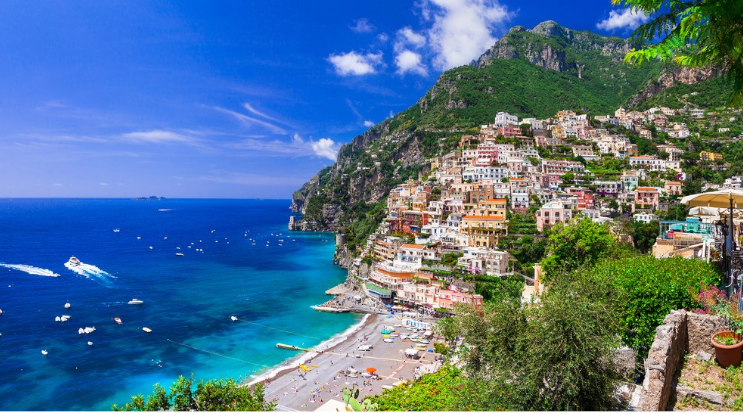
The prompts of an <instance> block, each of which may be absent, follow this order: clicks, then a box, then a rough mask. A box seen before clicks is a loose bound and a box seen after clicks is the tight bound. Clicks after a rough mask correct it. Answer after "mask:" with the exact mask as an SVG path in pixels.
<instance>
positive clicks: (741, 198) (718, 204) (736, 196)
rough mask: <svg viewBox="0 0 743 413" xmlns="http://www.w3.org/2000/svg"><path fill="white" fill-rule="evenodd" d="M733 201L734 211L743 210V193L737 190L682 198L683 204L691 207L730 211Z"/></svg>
mask: <svg viewBox="0 0 743 413" xmlns="http://www.w3.org/2000/svg"><path fill="white" fill-rule="evenodd" d="M731 200H732V201H733V205H732V207H733V209H743V191H739V190H736V189H723V190H721V191H713V192H704V193H701V194H694V195H688V196H685V197H683V198H681V203H682V204H686V205H689V206H700V207H713V208H725V209H729V208H730V201H731Z"/></svg>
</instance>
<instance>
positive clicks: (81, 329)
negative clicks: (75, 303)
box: [77, 327, 85, 334]
mask: <svg viewBox="0 0 743 413" xmlns="http://www.w3.org/2000/svg"><path fill="white" fill-rule="evenodd" d="M77 334H85V330H83V328H82V327H80V328H78V329H77Z"/></svg>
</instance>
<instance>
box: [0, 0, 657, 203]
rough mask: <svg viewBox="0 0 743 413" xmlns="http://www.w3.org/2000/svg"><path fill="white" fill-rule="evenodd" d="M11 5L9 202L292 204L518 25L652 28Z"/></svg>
mask: <svg viewBox="0 0 743 413" xmlns="http://www.w3.org/2000/svg"><path fill="white" fill-rule="evenodd" d="M2 9H3V12H2V13H0V51H2V58H1V59H0V197H134V196H144V195H161V196H166V197H179V198H186V197H195V198H257V197H260V198H289V197H290V196H291V193H292V192H293V191H294V190H296V189H297V188H299V186H300V185H301V184H302V183H303V182H305V181H306V180H307V179H309V178H310V177H312V176H313V175H314V174H315V173H316V172H317V171H318V170H320V169H321V168H323V167H325V166H328V165H331V164H332V163H333V162H334V159H335V154H336V153H337V150H338V148H339V147H340V145H341V144H343V143H346V142H349V141H350V140H351V139H353V137H354V136H356V135H358V134H360V133H363V132H364V131H365V130H366V129H368V127H369V126H370V125H373V124H374V123H377V122H381V121H383V120H384V119H386V118H388V117H389V116H391V115H392V114H394V113H398V112H400V111H402V110H405V109H406V108H408V107H409V106H411V105H412V104H414V103H415V102H416V101H417V100H418V98H420V97H421V96H422V95H423V94H424V93H425V91H426V90H427V89H428V88H430V87H431V86H432V85H433V83H434V82H435V81H436V78H437V77H438V75H439V74H440V73H441V72H442V71H444V70H446V69H449V68H451V67H455V66H459V65H462V64H466V63H468V62H469V61H471V60H472V59H474V58H476V57H477V56H479V55H480V54H481V53H482V52H483V51H485V50H486V49H487V48H488V47H489V46H490V45H492V43H494V42H495V40H497V39H498V38H499V37H500V36H502V35H503V33H505V31H506V30H507V29H508V28H509V27H511V26H514V25H523V26H526V27H528V28H531V27H533V26H535V25H536V24H538V23H539V22H541V21H544V20H555V21H557V22H559V23H560V24H562V25H563V26H566V27H569V28H572V29H576V30H592V31H595V32H598V33H602V34H613V35H618V36H623V37H626V36H627V35H628V34H629V33H630V32H631V29H632V28H633V27H636V26H637V25H638V24H639V23H640V22H641V21H642V20H643V18H644V16H637V15H634V14H630V13H626V12H625V11H623V10H620V9H616V8H612V6H611V3H610V1H609V0H581V1H563V2H555V1H536V0H527V1H494V0H416V1H403V0H375V1H365V2H361V1H318V2H310V1H306V0H305V1H212V2H207V1H199V2H193V1H178V2H176V1H173V2H165V1H113V0H111V1H99V0H95V1H82V0H80V1H29V0H19V1H14V0H9V1H4V2H3V5H2ZM495 111H497V108H494V112H495Z"/></svg>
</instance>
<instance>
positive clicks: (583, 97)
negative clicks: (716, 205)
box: [292, 21, 717, 246]
mask: <svg viewBox="0 0 743 413" xmlns="http://www.w3.org/2000/svg"><path fill="white" fill-rule="evenodd" d="M630 48H631V45H630V44H629V43H628V40H626V39H622V38H619V37H606V36H601V35H598V34H595V33H591V32H588V31H576V30H571V29H568V28H565V27H562V26H560V25H559V24H557V23H556V22H553V21H547V22H543V23H540V24H539V25H537V26H536V27H534V28H533V29H531V30H528V29H526V28H524V27H521V26H516V27H513V28H512V29H510V30H509V31H508V33H506V35H504V36H503V37H502V38H501V39H500V40H498V42H496V43H495V44H494V45H493V46H492V47H491V48H490V49H488V50H487V51H486V52H485V53H483V55H482V56H480V58H479V59H477V60H475V61H473V62H472V63H471V64H470V65H468V66H462V67H457V68H454V69H451V70H448V71H446V72H444V73H442V74H441V76H440V77H439V79H438V80H437V81H436V83H435V84H434V85H433V87H431V89H430V90H428V91H427V92H426V94H425V95H424V96H423V97H422V98H421V99H420V100H418V102H417V103H416V104H415V105H413V106H411V107H410V108H408V109H407V110H405V111H403V112H401V113H399V114H397V115H396V116H394V117H392V118H391V119H388V120H386V121H384V122H382V123H380V124H378V125H376V126H374V127H373V128H371V129H369V130H368V131H366V132H365V133H364V134H362V135H359V136H357V137H356V138H354V139H353V141H352V142H350V143H348V144H346V145H344V146H343V147H342V148H341V150H340V152H339V154H338V159H337V162H336V163H335V165H333V166H330V167H328V168H325V169H323V170H322V171H320V172H319V173H318V174H317V175H316V176H315V177H313V178H312V179H311V180H310V181H309V182H307V183H306V184H304V185H303V186H302V188H300V189H299V190H298V191H297V192H295V193H294V195H293V197H292V198H293V199H292V209H293V210H294V211H295V212H302V213H304V217H303V219H302V220H301V221H300V223H299V229H304V230H329V231H343V232H344V233H346V235H347V239H348V240H349V243H350V244H351V246H353V245H355V244H358V243H361V242H363V241H364V239H365V238H366V235H367V234H368V233H369V232H370V231H372V230H373V229H374V228H376V225H377V223H378V222H379V220H380V219H381V218H382V217H383V216H384V208H383V204H382V201H384V199H385V198H386V196H387V193H388V192H389V190H390V189H392V188H393V187H394V186H396V185H397V184H399V183H402V182H405V181H406V180H407V179H408V178H416V177H418V176H419V175H421V176H425V174H427V173H428V172H429V167H428V165H427V164H426V163H425V160H426V159H429V158H431V157H433V156H436V155H438V154H441V153H444V152H447V151H449V150H451V149H452V148H454V147H455V146H456V144H457V142H458V137H459V136H461V135H462V134H463V133H467V132H470V133H476V132H477V131H478V130H479V126H480V125H482V124H487V123H491V122H492V121H493V117H494V116H495V113H496V112H500V111H503V112H509V113H511V114H515V115H518V116H519V117H520V118H525V117H537V118H546V117H549V116H552V115H554V114H555V113H556V112H557V111H559V110H564V109H573V110H579V111H583V112H589V113H591V114H610V113H613V112H614V110H615V109H616V108H617V107H620V106H623V105H624V106H626V105H627V104H628V103H632V104H633V105H635V106H637V105H641V104H642V103H643V102H644V101H647V100H649V99H651V98H652V97H653V96H655V95H656V94H658V93H659V92H666V94H669V93H670V94H671V95H675V94H678V93H679V92H673V90H674V88H675V87H676V86H675V85H676V84H677V83H678V82H683V81H684V80H687V81H689V83H691V82H696V81H704V80H707V79H710V78H712V77H714V75H715V74H716V73H711V72H710V73H702V74H698V75H694V74H693V73H685V74H684V73H676V72H675V69H673V68H669V67H665V66H663V65H662V64H661V63H660V62H650V63H647V64H645V65H643V66H642V67H640V68H634V67H630V66H627V65H625V64H624V63H623V62H622V59H623V57H624V55H625V53H626V52H627V51H629V50H630ZM714 80H715V79H712V80H707V81H708V82H712V83H714ZM683 86H686V85H683ZM668 91H671V92H672V93H671V92H668ZM710 91H713V92H714V93H717V89H716V88H715V87H714V86H713V87H710Z"/></svg>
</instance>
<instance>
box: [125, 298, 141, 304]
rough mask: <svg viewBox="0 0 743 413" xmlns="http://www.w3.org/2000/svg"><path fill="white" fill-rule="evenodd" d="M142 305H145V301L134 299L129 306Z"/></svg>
mask: <svg viewBox="0 0 743 413" xmlns="http://www.w3.org/2000/svg"><path fill="white" fill-rule="evenodd" d="M142 303H144V301H142V300H137V299H136V298H132V299H131V300H129V302H128V303H127V304H142Z"/></svg>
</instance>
